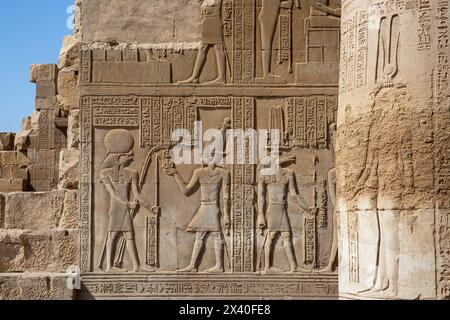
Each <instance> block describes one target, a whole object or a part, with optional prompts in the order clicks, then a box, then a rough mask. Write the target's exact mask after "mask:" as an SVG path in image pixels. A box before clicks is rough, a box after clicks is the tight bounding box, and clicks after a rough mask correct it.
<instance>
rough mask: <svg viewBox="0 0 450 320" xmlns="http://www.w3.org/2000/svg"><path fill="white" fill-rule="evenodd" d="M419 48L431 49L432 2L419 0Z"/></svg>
mask: <svg viewBox="0 0 450 320" xmlns="http://www.w3.org/2000/svg"><path fill="white" fill-rule="evenodd" d="M418 32H419V40H418V49H419V50H430V49H431V2H430V0H419V30H418Z"/></svg>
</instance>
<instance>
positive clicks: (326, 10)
mask: <svg viewBox="0 0 450 320" xmlns="http://www.w3.org/2000/svg"><path fill="white" fill-rule="evenodd" d="M311 15H312V16H317V15H321V16H327V15H330V16H334V17H340V16H341V0H313V1H311Z"/></svg>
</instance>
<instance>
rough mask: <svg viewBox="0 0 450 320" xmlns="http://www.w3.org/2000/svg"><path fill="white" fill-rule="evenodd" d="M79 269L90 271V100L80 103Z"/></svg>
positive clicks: (86, 98) (86, 99) (85, 99)
mask: <svg viewBox="0 0 450 320" xmlns="http://www.w3.org/2000/svg"><path fill="white" fill-rule="evenodd" d="M80 123H81V128H80V129H81V142H82V143H81V165H80V171H81V176H80V200H79V201H80V268H81V271H90V269H91V237H90V232H91V177H92V151H93V150H92V143H93V142H92V98H90V97H84V98H83V99H82V103H81V122H80Z"/></svg>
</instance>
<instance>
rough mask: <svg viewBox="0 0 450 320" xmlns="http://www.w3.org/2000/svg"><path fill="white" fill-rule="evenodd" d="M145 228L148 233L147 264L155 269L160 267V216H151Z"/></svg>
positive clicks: (146, 220)
mask: <svg viewBox="0 0 450 320" xmlns="http://www.w3.org/2000/svg"><path fill="white" fill-rule="evenodd" d="M145 222H146V223H145V227H146V232H147V237H146V240H147V241H146V242H147V244H146V248H147V250H146V254H147V261H146V264H147V265H148V266H150V267H153V268H158V267H159V261H158V239H159V236H158V228H159V226H158V225H159V216H158V215H157V214H156V215H151V216H148V217H146V218H145Z"/></svg>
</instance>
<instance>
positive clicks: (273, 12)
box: [259, 0, 301, 80]
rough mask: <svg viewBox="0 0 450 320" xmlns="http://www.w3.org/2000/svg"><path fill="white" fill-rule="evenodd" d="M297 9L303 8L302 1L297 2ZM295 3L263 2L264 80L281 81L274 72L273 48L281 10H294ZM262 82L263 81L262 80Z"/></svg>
mask: <svg viewBox="0 0 450 320" xmlns="http://www.w3.org/2000/svg"><path fill="white" fill-rule="evenodd" d="M295 4H296V7H297V8H299V9H300V8H301V6H300V1H299V0H295ZM293 6H294V1H292V0H291V1H281V0H262V6H261V12H260V14H259V23H260V25H261V54H262V66H263V80H264V79H266V80H267V79H268V80H274V79H281V78H280V77H277V76H275V75H274V74H273V72H272V47H273V39H274V36H275V31H276V29H277V25H278V19H279V15H280V11H281V9H287V10H291V11H292V9H293ZM260 80H261V79H260Z"/></svg>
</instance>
